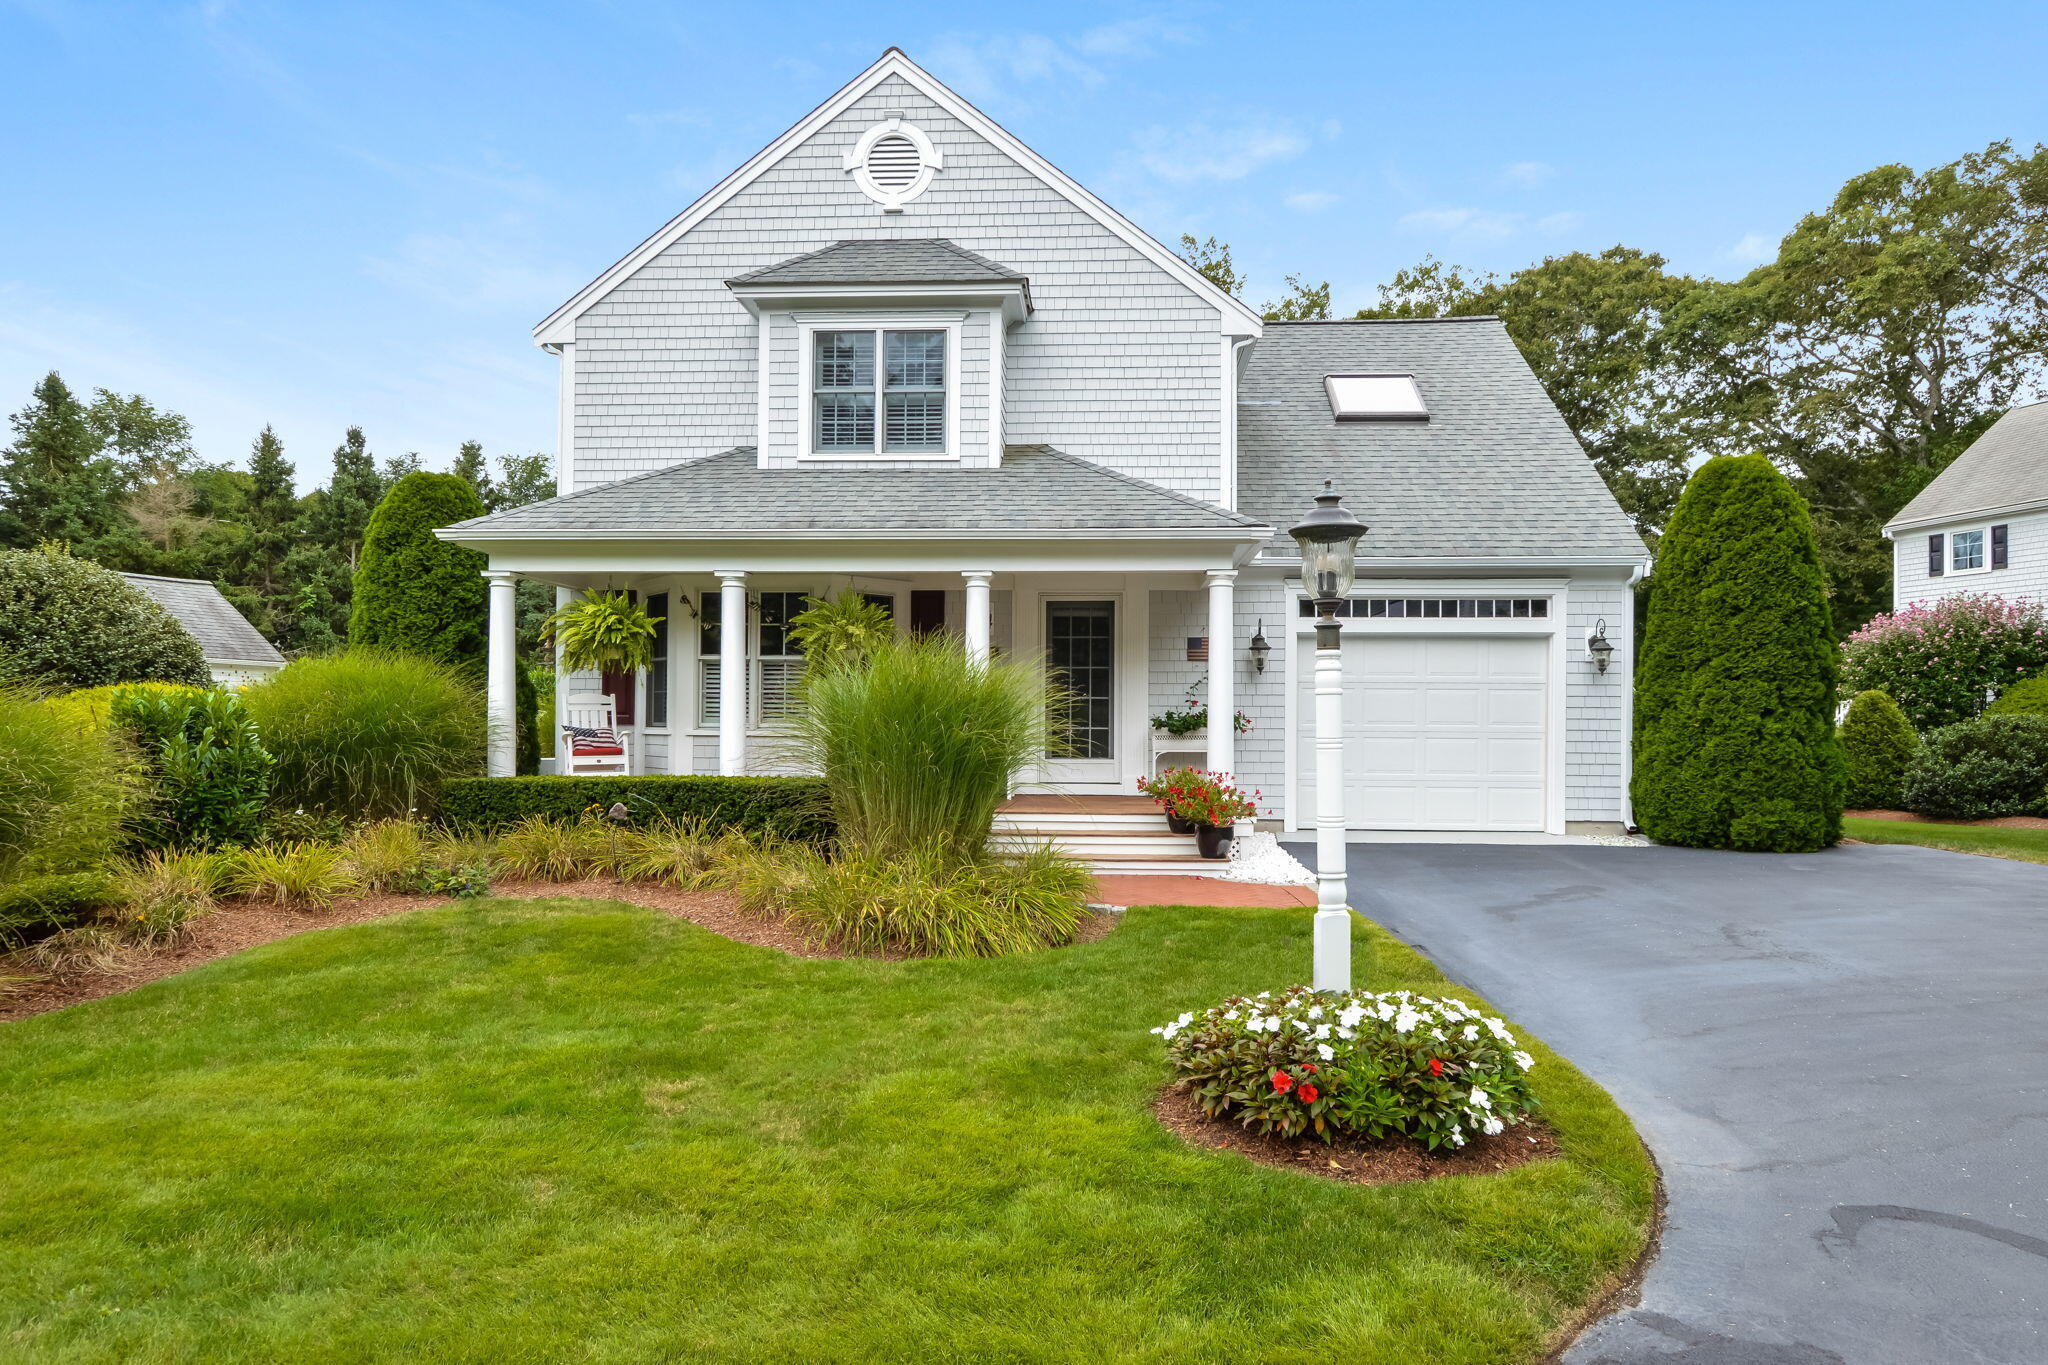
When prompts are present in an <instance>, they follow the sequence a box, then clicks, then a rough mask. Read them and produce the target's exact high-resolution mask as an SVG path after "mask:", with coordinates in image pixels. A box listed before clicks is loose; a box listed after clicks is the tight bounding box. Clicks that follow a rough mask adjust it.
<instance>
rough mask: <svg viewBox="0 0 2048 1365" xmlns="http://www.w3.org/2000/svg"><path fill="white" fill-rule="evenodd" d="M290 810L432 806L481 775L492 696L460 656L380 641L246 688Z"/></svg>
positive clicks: (405, 810)
mask: <svg viewBox="0 0 2048 1365" xmlns="http://www.w3.org/2000/svg"><path fill="white" fill-rule="evenodd" d="M242 700H243V704H244V705H246V706H247V707H248V710H249V714H250V715H251V716H252V717H254V719H255V721H256V725H257V729H258V730H259V731H260V732H261V734H262V736H263V743H264V745H265V747H266V748H268V749H269V750H270V752H271V754H272V755H273V756H274V757H275V758H276V760H277V766H276V769H275V775H274V777H273V782H272V790H273V793H274V796H273V799H274V801H275V802H276V803H277V804H278V805H279V806H282V807H284V808H285V809H287V810H290V809H294V808H304V809H306V810H309V811H313V812H316V813H321V814H327V815H340V816H347V817H349V818H351V819H361V818H369V819H376V818H380V817H389V816H403V815H407V814H410V813H413V812H414V811H420V812H425V811H427V810H428V809H430V808H431V807H432V806H433V804H434V802H435V800H436V797H437V795H438V794H439V792H440V790H441V784H442V783H443V782H446V781H448V780H450V779H452V778H458V777H469V776H472V775H477V774H480V773H481V772H482V770H483V765H484V733H485V731H484V705H483V695H482V692H481V691H480V690H479V688H478V687H477V685H476V683H475V682H474V681H472V680H471V679H470V678H469V677H468V676H466V675H465V674H464V673H462V672H461V671H460V670H459V669H457V668H456V667H455V666H454V665H451V664H447V663H443V662H441V661H439V660H435V659H425V658H420V657H417V656H414V655H408V654H398V653H393V652H391V651H387V650H380V649H351V650H348V651H347V652H345V653H341V654H326V655H320V656H317V657H314V658H306V659H299V660H296V661H294V662H292V663H290V664H287V665H286V666H285V667H284V668H282V669H280V670H279V671H278V672H277V673H275V674H273V675H272V676H271V677H269V678H267V679H265V680H264V681H262V682H260V683H257V684H255V685H254V686H252V687H249V688H247V689H246V690H244V691H243V693H242Z"/></svg>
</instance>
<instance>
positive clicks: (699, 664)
mask: <svg viewBox="0 0 2048 1365" xmlns="http://www.w3.org/2000/svg"><path fill="white" fill-rule="evenodd" d="M674 591H675V592H677V593H681V594H684V595H686V596H688V597H689V598H690V605H691V607H692V608H694V609H695V610H698V611H701V610H702V602H703V597H704V595H705V594H707V593H708V594H709V595H710V596H712V597H714V598H715V597H717V596H718V587H717V585H716V584H715V583H714V584H713V585H711V586H709V587H706V586H705V585H704V584H702V583H698V584H694V585H693V586H691V587H688V588H677V589H675V590H674ZM764 592H798V593H802V594H803V595H804V596H806V597H816V598H820V599H823V598H827V597H829V596H830V595H831V594H830V591H829V586H828V584H827V583H826V582H824V581H822V580H818V579H802V580H799V581H798V582H796V583H795V584H794V585H786V584H782V583H776V584H773V585H769V586H762V585H757V584H755V583H753V582H751V581H750V582H749V583H748V585H747V647H746V650H745V654H746V660H747V677H748V681H749V682H750V683H751V684H752V685H751V686H750V687H748V689H747V737H748V738H749V739H759V738H762V737H764V736H770V735H774V734H776V733H778V732H779V731H778V727H777V726H775V725H772V724H771V725H764V724H762V723H761V720H760V704H761V702H760V694H761V688H760V681H761V609H760V599H761V594H762V593H764ZM670 601H671V602H674V601H675V598H673V597H671V598H670ZM671 610H672V611H673V610H674V608H673V607H671ZM703 624H704V623H703V621H702V620H700V619H699V618H698V617H697V616H696V615H694V614H693V615H691V617H690V620H689V627H690V644H689V657H688V660H687V664H685V662H684V661H682V660H678V661H677V662H676V663H674V664H673V665H671V666H672V667H674V668H679V669H680V668H685V667H687V673H688V677H689V680H690V688H689V691H690V696H689V708H690V710H689V715H690V722H691V723H690V724H689V726H688V727H683V726H675V727H674V728H675V729H676V730H677V732H678V733H683V734H687V735H688V736H689V737H690V738H692V739H716V738H718V725H717V723H716V722H715V721H714V722H713V723H712V724H710V725H706V724H704V723H703V719H704V711H703V707H704V666H705V665H706V664H716V663H717V662H718V656H717V655H716V654H706V653H704V650H703V646H702V640H701V636H700V634H699V632H700V630H701V629H702V627H703ZM719 624H720V626H721V628H723V625H724V623H723V622H720V623H719ZM676 644H677V637H676V634H675V627H674V622H673V619H671V623H670V634H669V645H670V653H671V656H673V655H674V652H675V646H676ZM777 657H778V658H780V657H784V656H780V655H778V656H777ZM722 690H723V688H722V687H721V691H722ZM723 700H724V698H723V697H721V698H720V701H721V702H723ZM670 714H671V717H672V718H673V715H674V712H673V711H671V713H670Z"/></svg>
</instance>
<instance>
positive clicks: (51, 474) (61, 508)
mask: <svg viewBox="0 0 2048 1365" xmlns="http://www.w3.org/2000/svg"><path fill="white" fill-rule="evenodd" d="M13 423H14V442H13V444H11V445H9V446H8V447H7V448H6V449H5V450H4V451H0V547H5V546H13V547H15V548H17V549H28V548H30V547H33V546H35V545H39V544H41V543H43V542H44V541H56V542H61V543H63V544H66V545H70V546H72V547H74V548H76V549H77V550H78V551H79V552H80V553H82V554H89V553H91V552H92V551H93V550H94V549H95V548H97V547H98V546H99V545H100V544H102V543H103V542H106V541H109V540H113V539H117V538H119V537H121V536H122V534H123V533H124V532H125V533H126V534H127V536H128V538H130V539H133V538H134V530H133V523H132V522H130V521H129V519H128V515H127V513H126V512H124V511H123V510H122V507H121V498H122V495H123V494H124V493H125V492H126V491H127V490H126V488H125V487H124V485H123V480H122V477H121V471H120V469H119V468H118V467H116V465H115V464H114V462H113V461H112V460H110V459H108V458H107V457H106V456H105V454H104V453H103V452H102V442H101V439H100V435H99V433H98V432H97V431H95V430H94V429H93V424H92V420H91V414H90V411H89V410H88V409H87V408H86V406H85V404H83V403H81V402H79V401H78V399H77V397H76V396H74V395H73V394H72V392H71V390H70V388H69V387H67V386H66V385H65V383H64V381H63V380H62V379H61V378H59V377H58V375H57V372H56V371H55V370H52V371H50V373H49V374H48V375H46V376H44V378H43V381H42V382H41V383H40V384H38V385H36V387H35V393H34V397H33V400H32V401H31V402H30V403H29V405H28V406H27V407H26V408H23V409H22V410H21V411H20V412H17V413H15V414H14V417H13Z"/></svg>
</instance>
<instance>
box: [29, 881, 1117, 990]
mask: <svg viewBox="0 0 2048 1365" xmlns="http://www.w3.org/2000/svg"><path fill="white" fill-rule="evenodd" d="M491 895H492V896H493V897H498V898H503V899H506V900H611V901H624V902H626V903H627V904H629V905H638V906H642V907H644V908H646V909H649V910H659V911H662V912H663V913H664V914H667V915H669V916H671V917H672V918H675V919H682V920H688V921H689V922H690V923H692V924H695V925H697V926H699V927H700V928H704V929H709V930H710V931H711V932H712V933H714V934H719V935H721V936H723V937H725V938H729V939H732V940H733V941H734V942H736V943H746V944H751V945H752V946H754V947H756V948H773V949H775V950H776V951H778V952H783V953H788V954H789V955H790V956H792V957H804V958H850V957H854V956H858V955H857V954H853V953H842V952H836V951H834V950H832V949H830V948H827V947H825V946H824V945H822V944H820V943H818V942H816V941H815V940H812V939H809V938H806V937H805V936H804V935H803V934H801V933H799V932H798V931H797V930H796V929H794V928H792V927H791V926H790V925H788V924H785V923H783V922H782V921H780V920H776V919H769V918H765V917H762V916H759V915H749V914H746V913H744V912H742V911H741V910H740V909H739V907H738V905H737V904H736V903H735V901H734V898H733V897H732V896H731V895H729V894H727V893H725V892H723V891H681V890H678V889H676V888H674V887H668V886H657V885H653V884H650V883H645V882H635V883H625V882H615V881H611V880H609V879H604V878H593V879H591V880H587V881H579V882H525V881H499V882H493V883H492V884H491ZM453 903H454V902H453V901H452V900H451V899H450V898H449V897H447V896H405V895H398V894H395V893H393V894H379V895H369V896H345V897H343V898H341V899H339V900H337V901H335V903H334V904H333V905H332V906H330V907H328V908H327V909H325V910H287V909H283V908H280V907H278V906H275V905H269V904H264V903H259V902H254V901H246V900H225V901H222V902H221V906H220V909H219V910H217V911H215V912H214V913H213V914H211V915H208V916H206V917H205V918H204V919H199V920H195V921H193V922H192V925H191V927H190V928H189V929H187V930H186V932H185V934H184V936H183V937H182V938H180V939H179V940H178V941H177V942H176V943H171V944H166V945H164V946H163V947H159V948H135V949H129V950H127V951H124V952H123V953H122V954H121V957H120V960H119V962H118V963H117V965H116V966H115V967H114V969H113V970H111V971H104V972H102V971H90V970H87V971H77V972H67V973H65V974H64V975H62V976H47V977H42V978H40V979H37V980H31V981H26V982H22V983H20V984H19V985H17V986H15V987H14V988H13V989H11V990H4V991H0V1023H5V1022H7V1021H9V1020H13V1019H26V1018H28V1017H29V1016H30V1015H34V1014H46V1013H48V1012H49V1011H51V1010H55V1009H62V1008H64V1006H66V1005H75V1004H78V1003H79V1002H80V1001H82V1000H97V999H99V998H100V997H101V996H105V995H118V994H120V993H121V992H122V991H131V990H134V989H135V988H136V987H137V986H142V985H147V984H148V983H149V982H151V981H159V980H161V979H163V978H164V977H167V976H175V975H176V974H177V973H179V972H182V971H188V970H190V969H191V968H193V967H198V966H201V965H203V964H205V963H208V962H212V961H214V960H215V959H216V958H223V957H226V956H228V955H229V954H230V953H239V952H241V951H242V950H243V949H244V948H254V947H256V946H257V945H259V944H264V943H274V942H276V941H277V940H278V939H281V938H291V937H293V936H294V935H296V934H309V933H312V932H313V931H314V930H316V929H333V928H337V927H339V926H341V925H344V924H361V923H364V922H365V921H368V920H373V919H382V918H384V917H385V916H386V915H396V914H401V913H403V912H404V911H407V910H426V909H431V908H434V907H436V906H443V905H450V904H453ZM1118 922H1119V921H1118V917H1117V916H1115V915H1109V914H1103V913H1101V912H1099V911H1096V912H1091V913H1090V914H1089V916H1088V917H1087V918H1086V919H1084V920H1083V921H1082V922H1081V927H1080V929H1079V931H1078V932H1077V933H1076V934H1075V935H1074V942H1076V943H1092V942H1094V941H1095V940H1096V939H1099V938H1102V937H1103V936H1104V935H1106V934H1108V933H1109V931H1110V930H1112V929H1114V928H1115V927H1116V926H1117V924H1118ZM883 957H884V959H885V960H890V961H898V960H901V958H902V954H900V953H898V954H885V955H883ZM20 971H21V969H19V968H14V969H10V967H9V966H8V964H7V962H6V961H5V959H0V977H6V976H11V975H15V974H16V973H17V972H20ZM24 974H25V973H24Z"/></svg>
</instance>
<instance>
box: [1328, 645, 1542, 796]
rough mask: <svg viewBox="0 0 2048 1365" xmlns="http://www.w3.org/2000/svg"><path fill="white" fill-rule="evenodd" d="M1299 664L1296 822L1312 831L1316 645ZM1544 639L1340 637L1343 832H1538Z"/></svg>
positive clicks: (1540, 792) (1540, 791)
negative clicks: (1346, 829)
mask: <svg viewBox="0 0 2048 1365" xmlns="http://www.w3.org/2000/svg"><path fill="white" fill-rule="evenodd" d="M1299 648H1300V651H1301V654H1300V657H1299V658H1298V659H1297V661H1296V671H1295V678H1296V679H1297V686H1298V689H1299V692H1298V696H1297V699H1296V702H1297V704H1296V710H1295V715H1296V716H1297V717H1298V718H1299V721H1300V725H1301V734H1300V738H1299V745H1298V752H1297V761H1296V767H1295V773H1296V776H1297V786H1296V789H1295V790H1296V805H1295V822H1296V824H1298V825H1300V826H1301V827H1303V828H1307V827H1309V826H1311V825H1313V824H1314V823H1315V810H1316V805H1315V799H1316V797H1315V771H1316V754H1315V690H1314V689H1315V645H1314V643H1313V641H1311V640H1303V641H1302V642H1301V644H1300V646H1299ZM1549 656H1550V642H1549V640H1548V639H1547V638H1546V637H1542V636H1529V635H1507V636H1480V635H1364V634H1357V635H1354V634H1351V633H1349V632H1346V634H1345V636H1344V777H1345V785H1344V823H1345V824H1346V825H1347V826H1349V827H1351V828H1352V829H1443V830H1458V829H1471V830H1540V829H1542V828H1543V751H1544V744H1543V722H1544V714H1545V710H1546V708H1545V705H1544V688H1545V674H1546V671H1547V667H1548V661H1549Z"/></svg>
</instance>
